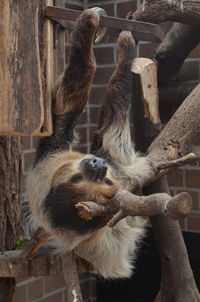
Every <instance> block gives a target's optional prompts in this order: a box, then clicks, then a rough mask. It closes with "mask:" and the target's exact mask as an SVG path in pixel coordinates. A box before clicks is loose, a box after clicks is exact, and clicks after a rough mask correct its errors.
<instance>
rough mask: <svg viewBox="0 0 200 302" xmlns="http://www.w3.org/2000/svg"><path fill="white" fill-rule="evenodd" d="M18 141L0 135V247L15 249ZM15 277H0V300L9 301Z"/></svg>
mask: <svg viewBox="0 0 200 302" xmlns="http://www.w3.org/2000/svg"><path fill="white" fill-rule="evenodd" d="M20 155H21V140H20V138H18V137H16V138H11V137H0V250H1V251H5V250H10V249H15V246H16V242H17V239H18V236H19V226H20V202H21V157H20ZM14 288H15V279H13V278H11V279H4V278H0V302H11V301H12V296H13V293H14Z"/></svg>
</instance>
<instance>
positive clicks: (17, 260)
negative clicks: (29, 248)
mask: <svg viewBox="0 0 200 302" xmlns="http://www.w3.org/2000/svg"><path fill="white" fill-rule="evenodd" d="M20 253H21V251H20V250H19V251H6V252H1V253H0V277H3V278H5V277H6V278H7V277H8V278H10V277H29V276H56V275H62V263H61V257H60V256H59V255H52V256H47V255H39V256H36V257H34V258H33V259H31V260H27V259H24V258H22V257H21V255H20Z"/></svg>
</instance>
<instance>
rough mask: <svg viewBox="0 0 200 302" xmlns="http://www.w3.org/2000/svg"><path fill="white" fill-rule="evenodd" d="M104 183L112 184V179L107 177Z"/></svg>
mask: <svg viewBox="0 0 200 302" xmlns="http://www.w3.org/2000/svg"><path fill="white" fill-rule="evenodd" d="M105 183H106V184H107V185H108V186H112V185H114V183H113V182H112V180H110V179H108V178H106V179H105Z"/></svg>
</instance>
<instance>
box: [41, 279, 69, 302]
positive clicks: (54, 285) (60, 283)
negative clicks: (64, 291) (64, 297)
mask: <svg viewBox="0 0 200 302" xmlns="http://www.w3.org/2000/svg"><path fill="white" fill-rule="evenodd" d="M62 287H65V282H64V279H63V276H56V277H54V276H53V277H46V278H45V292H46V293H48V292H51V291H54V290H56V289H59V288H62ZM55 301H57V300H55Z"/></svg>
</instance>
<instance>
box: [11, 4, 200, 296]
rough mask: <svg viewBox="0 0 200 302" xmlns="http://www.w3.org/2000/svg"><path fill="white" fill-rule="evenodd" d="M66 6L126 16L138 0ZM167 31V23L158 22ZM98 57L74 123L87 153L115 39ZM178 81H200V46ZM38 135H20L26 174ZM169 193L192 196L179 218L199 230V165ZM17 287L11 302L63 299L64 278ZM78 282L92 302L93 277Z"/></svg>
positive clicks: (178, 175)
mask: <svg viewBox="0 0 200 302" xmlns="http://www.w3.org/2000/svg"><path fill="white" fill-rule="evenodd" d="M65 2H66V3H67V7H69V8H72V9H78V10H80V9H81V8H82V7H84V8H87V7H91V6H100V7H102V8H104V9H105V10H106V12H107V14H108V15H110V16H116V17H122V18H124V17H126V14H127V13H128V11H130V10H133V9H136V7H137V5H138V4H139V0H138V1H136V0H135V1H134V0H131V1H126V0H111V1H109V0H101V1H95V0H84V1H81V0H80V1H78V0H77V1H76V0H71V1H65ZM161 26H162V28H163V29H164V30H165V31H166V30H168V29H169V27H170V26H171V24H170V23H165V24H162V25H161ZM155 48H156V44H153V43H145V42H142V43H140V45H139V46H138V48H137V55H138V56H144V57H149V58H152V56H153V52H154V50H155ZM95 56H96V60H97V64H98V67H97V73H96V76H95V80H94V84H93V88H92V92H91V96H90V100H89V104H88V105H87V107H86V109H85V111H84V113H83V114H82V117H81V118H80V120H79V124H78V125H77V132H78V134H79V137H80V143H79V145H78V149H79V150H80V151H82V152H88V151H89V146H90V142H91V140H92V133H93V131H94V129H95V128H96V127H97V122H98V115H99V108H100V106H101V103H102V101H103V99H104V97H105V88H106V84H107V81H108V78H109V77H110V75H111V74H112V71H113V69H114V66H115V63H116V49H115V41H114V40H112V39H110V40H108V41H106V42H105V43H102V44H100V45H98V46H95ZM176 78H177V80H187V81H195V82H196V81H199V79H200V46H198V47H196V48H195V49H194V50H193V51H192V53H191V54H190V56H189V58H187V60H186V62H185V63H184V64H183V66H182V68H181V71H180V73H179V74H178V75H177V77H176ZM175 110H176V107H174V108H173V107H172V108H168V107H162V106H161V111H162V112H161V113H162V117H163V119H164V121H165V122H166V121H167V119H168V118H169V116H170V115H171V114H172V113H173V112H174V111H175ZM37 141H38V139H37V138H28V137H25V138H23V145H24V151H23V172H24V176H25V177H26V175H27V171H28V169H29V167H30V165H31V164H32V160H33V157H34V153H35V148H36V144H37ZM168 179H169V184H170V189H171V192H172V194H176V193H179V192H181V191H183V190H184V191H187V192H189V193H190V194H191V195H192V198H193V209H192V212H191V214H190V215H189V216H188V217H187V218H186V219H184V220H183V221H181V226H182V228H183V229H184V230H190V231H200V166H199V164H194V165H188V166H186V167H184V168H180V169H178V170H177V171H175V172H173V173H171V174H170V175H169V176H168ZM17 281H18V282H17V290H16V293H15V297H14V302H36V301H37V302H47V301H48V302H51V301H52V302H55V301H56V302H64V281H63V278H62V277H60V276H58V277H47V278H42V277H39V278H29V279H20V280H17ZM80 282H81V287H82V292H83V296H84V301H85V302H94V301H95V278H94V277H92V276H91V275H88V274H83V275H81V276H80Z"/></svg>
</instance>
